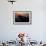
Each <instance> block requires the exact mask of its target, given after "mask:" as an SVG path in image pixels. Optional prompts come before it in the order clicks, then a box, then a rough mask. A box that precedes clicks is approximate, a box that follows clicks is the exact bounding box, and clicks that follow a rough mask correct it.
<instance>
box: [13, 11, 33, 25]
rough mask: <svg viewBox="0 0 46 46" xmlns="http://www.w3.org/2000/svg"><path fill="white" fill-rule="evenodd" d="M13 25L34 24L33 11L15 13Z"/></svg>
mask: <svg viewBox="0 0 46 46" xmlns="http://www.w3.org/2000/svg"><path fill="white" fill-rule="evenodd" d="M13 24H17V25H23V24H24V25H27V24H32V11H13Z"/></svg>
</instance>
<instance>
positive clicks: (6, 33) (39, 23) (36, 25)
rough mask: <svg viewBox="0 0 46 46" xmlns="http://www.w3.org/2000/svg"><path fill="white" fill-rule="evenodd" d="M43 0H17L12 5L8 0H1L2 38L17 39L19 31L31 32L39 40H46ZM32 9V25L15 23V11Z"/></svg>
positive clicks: (0, 26)
mask: <svg viewBox="0 0 46 46" xmlns="http://www.w3.org/2000/svg"><path fill="white" fill-rule="evenodd" d="M44 5H45V4H44V3H43V1H42V0H17V1H16V3H14V5H12V4H11V3H10V2H8V1H7V0H0V40H11V39H12V40H15V38H16V37H17V34H18V32H26V33H29V34H31V38H32V39H34V40H37V41H40V40H46V37H45V35H46V33H45V32H46V31H45V30H46V28H45V27H46V22H45V20H46V18H45V17H46V16H45V10H44V7H43V6H44ZM18 10H20V11H24V10H25V11H26V10H27V11H28V10H29V11H32V25H14V24H13V14H12V13H13V11H18Z"/></svg>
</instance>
